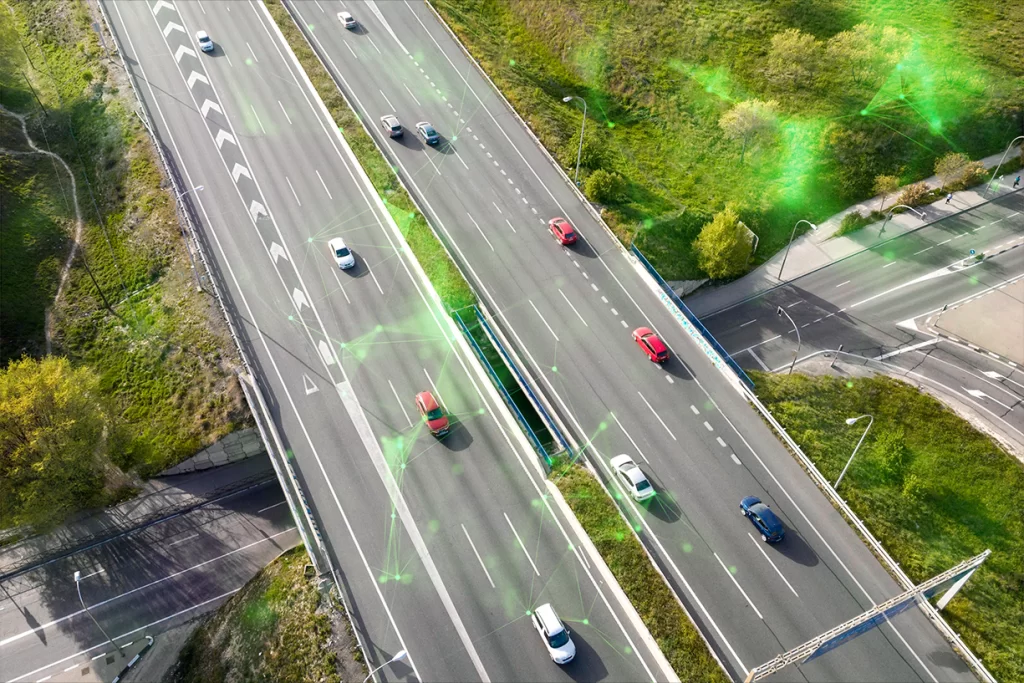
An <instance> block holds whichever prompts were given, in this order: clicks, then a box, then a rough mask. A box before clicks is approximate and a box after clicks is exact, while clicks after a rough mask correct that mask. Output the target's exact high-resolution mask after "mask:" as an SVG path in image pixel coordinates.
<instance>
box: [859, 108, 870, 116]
mask: <svg viewBox="0 0 1024 683" xmlns="http://www.w3.org/2000/svg"><path fill="white" fill-rule="evenodd" d="M860 115H861V116H867V115H868V110H867V109H861V110H860Z"/></svg>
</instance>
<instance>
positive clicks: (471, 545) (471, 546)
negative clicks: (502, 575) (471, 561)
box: [459, 524, 495, 588]
mask: <svg viewBox="0 0 1024 683" xmlns="http://www.w3.org/2000/svg"><path fill="white" fill-rule="evenodd" d="M459 526H461V527H462V533H464V534H466V540H467V541H469V547H470V548H472V549H473V554H474V555H476V561H477V562H479V563H480V568H481V569H483V570H484V576H486V577H487V583H489V584H491V588H494V587H495V586H494V581H493V580H492V579H491V573H490V572H488V571H487V566H486V565H485V564H484V561H483V559H482V558H481V557H480V553H478V552H477V551H476V545H474V544H473V539H472V538H470V537H469V532H468V531H466V525H465V524H459Z"/></svg>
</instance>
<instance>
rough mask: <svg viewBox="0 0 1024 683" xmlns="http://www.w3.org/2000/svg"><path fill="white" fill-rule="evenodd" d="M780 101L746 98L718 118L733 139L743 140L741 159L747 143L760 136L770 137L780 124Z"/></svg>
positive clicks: (741, 159) (720, 124)
mask: <svg viewBox="0 0 1024 683" xmlns="http://www.w3.org/2000/svg"><path fill="white" fill-rule="evenodd" d="M778 111H779V103H778V102H776V101H775V100H768V101H767V102H763V101H761V100H745V101H743V102H740V103H738V104H737V105H736V106H734V107H733V108H732V109H730V110H729V111H727V112H725V113H724V114H723V115H722V118H720V119H719V120H718V125H719V126H720V127H721V129H722V130H723V131H725V134H726V135H727V136H728V137H729V138H731V139H733V140H741V141H742V142H743V148H742V149H741V150H740V161H743V155H744V154H746V152H747V145H748V144H749V143H750V142H752V141H754V140H757V139H759V138H765V137H768V135H769V134H770V133H773V132H774V131H775V128H776V126H777V125H778V118H779V115H778Z"/></svg>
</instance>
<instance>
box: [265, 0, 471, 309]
mask: <svg viewBox="0 0 1024 683" xmlns="http://www.w3.org/2000/svg"><path fill="white" fill-rule="evenodd" d="M266 6H267V8H268V9H269V10H270V14H271V15H272V16H273V17H274V21H275V22H277V26H278V28H280V29H281V33H283V34H284V37H285V39H286V40H287V41H288V45H289V46H291V49H292V52H294V53H295V56H296V57H298V59H299V63H300V64H302V68H303V70H304V71H305V72H306V75H307V76H309V80H310V81H311V82H312V83H313V87H314V88H316V91H317V93H318V94H319V95H320V99H321V100H323V102H324V104H325V105H326V106H327V111H329V112H330V114H331V117H332V118H333V119H334V123H335V124H336V125H337V126H338V129H339V130H340V131H341V133H342V135H344V136H345V140H346V141H347V142H348V145H349V147H351V148H352V152H353V153H354V154H355V155H356V159H358V160H359V165H360V166H362V167H363V170H365V171H366V175H367V176H369V178H370V182H371V183H373V187H374V188H375V189H376V190H377V193H378V194H379V195H380V197H381V199H382V200H383V201H384V205H385V206H386V207H387V209H388V212H389V213H390V214H391V216H392V217H393V218H394V219H395V223H397V224H398V228H399V229H400V230H401V231H402V234H403V235H404V236H405V240H406V242H408V243H409V248H411V249H412V253H413V254H414V255H415V256H416V260H417V261H419V263H420V266H422V267H423V270H424V272H426V274H427V277H428V278H429V279H430V282H431V283H432V284H433V285H434V289H436V290H437V293H438V295H440V297H441V301H443V302H444V304H445V306H447V308H448V310H449V311H457V310H459V309H461V308H465V307H466V306H471V305H473V304H475V303H476V296H475V295H474V294H473V291H472V290H471V289H470V288H469V284H468V283H467V282H466V279H465V278H464V277H462V273H460V272H459V269H458V268H457V267H456V266H455V264H454V263H453V262H452V260H451V259H450V258H449V257H448V253H447V252H446V251H445V250H444V247H443V246H441V243H440V242H439V241H438V240H437V237H436V236H435V235H434V233H433V231H432V230H431V229H430V225H428V224H427V221H426V219H425V218H424V217H423V215H422V214H421V213H420V212H419V210H417V208H416V205H415V204H414V203H413V201H412V199H411V198H410V197H409V195H408V193H406V191H405V189H404V188H403V187H402V185H401V183H399V181H398V176H396V175H395V171H394V170H393V169H392V168H391V165H390V164H389V163H388V161H387V159H385V158H384V156H383V155H382V154H381V152H380V150H379V149H378V148H377V144H376V143H375V142H374V141H373V138H371V137H370V135H369V133H367V132H366V130H365V129H364V128H363V126H362V124H361V123H360V122H359V118H358V117H357V116H356V113H355V112H354V111H352V109H351V108H350V107H349V106H348V102H346V101H345V98H344V97H343V96H342V94H341V93H340V92H339V91H338V88H337V86H336V85H335V83H334V80H333V79H332V78H331V75H330V74H329V73H328V72H327V69H325V68H324V66H323V64H322V63H321V62H320V60H319V59H318V58H317V56H316V54H315V53H314V52H313V50H312V49H311V48H310V47H309V43H307V42H306V39H305V37H304V36H303V35H302V32H301V31H300V30H299V28H298V27H297V26H296V25H295V22H294V21H293V20H292V17H291V15H290V14H289V13H288V10H287V9H285V7H284V6H283V5H282V4H281V1H280V0H267V2H266Z"/></svg>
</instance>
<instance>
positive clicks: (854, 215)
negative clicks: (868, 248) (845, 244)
mask: <svg viewBox="0 0 1024 683" xmlns="http://www.w3.org/2000/svg"><path fill="white" fill-rule="evenodd" d="M869 223H871V218H869V217H868V216H865V215H864V214H862V213H861V212H860V211H851V212H850V213H848V214H846V215H845V216H843V220H842V222H841V223H840V224H839V229H838V230H836V234H835V236H836V237H842V236H843V235H849V234H850V233H851V232H856V231H858V230H860V229H861V228H863V227H864V226H865V225H868V224H869Z"/></svg>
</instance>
